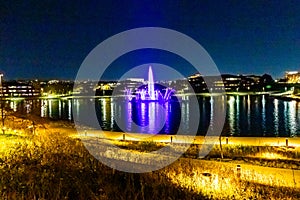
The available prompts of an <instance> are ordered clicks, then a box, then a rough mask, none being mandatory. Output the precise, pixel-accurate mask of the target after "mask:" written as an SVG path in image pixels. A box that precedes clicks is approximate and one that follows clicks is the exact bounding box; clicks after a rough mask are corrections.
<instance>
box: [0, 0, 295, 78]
mask: <svg viewBox="0 0 300 200" xmlns="http://www.w3.org/2000/svg"><path fill="white" fill-rule="evenodd" d="M1 4H3V6H1V12H0V13H1V14H0V28H1V30H2V31H1V35H0V37H1V41H2V42H1V45H0V57H1V59H0V69H1V71H2V72H4V75H5V77H7V79H36V78H38V79H68V80H72V79H75V76H76V73H77V70H78V69H79V67H80V65H81V63H82V61H83V60H84V58H85V57H86V56H87V55H88V53H89V52H90V51H91V50H92V49H93V48H94V47H95V46H97V45H98V44H99V43H101V42H102V41H104V40H105V39H107V38H109V37H110V36H112V35H115V34H117V33H119V32H122V31H125V30H128V29H132V28H137V27H146V26H156V27H165V28H170V29H174V30H177V31H179V32H182V33H184V34H186V35H188V36H190V37H192V38H193V39H195V40H196V41H197V42H198V43H200V44H201V45H202V46H203V47H204V48H205V49H206V50H207V52H208V53H209V54H210V56H211V57H212V58H213V60H214V61H215V63H216V65H217V66H218V68H219V70H220V72H221V73H222V74H225V73H229V74H259V75H262V74H264V73H267V74H270V75H272V77H273V78H281V77H283V76H284V72H285V71H291V70H299V68H300V66H299V63H300V48H299V44H300V43H299V42H300V41H299V27H300V26H299V22H300V17H299V14H298V13H299V12H297V11H299V8H300V4H299V3H298V2H297V1H287V2H285V1H272V2H267V1H244V2H235V3H232V2H218V3H217V4H216V2H209V3H201V2H196V1H195V2H189V3H185V2H181V1H172V2H171V1H170V2H163V3H151V2H150V1H149V2H148V1H143V2H135V3H133V4H130V3H128V4H126V5H125V4H124V3H122V2H119V1H114V2H92V3H90V4H88V3H82V2H81V3H80V2H77V3H74V4H72V5H69V4H68V3H66V2H62V3H61V2H43V3H40V2H35V3H34V2H31V3H9V2H2V3H1ZM153 62H155V63H162V64H164V65H167V66H170V67H172V68H174V69H176V70H178V71H179V72H181V73H183V75H184V76H186V77H187V76H189V75H191V74H193V73H195V70H194V69H193V68H192V66H190V64H189V63H188V62H187V61H185V60H183V59H182V58H180V57H178V56H175V55H171V54H170V53H166V52H161V51H153V50H149V49H146V50H142V51H136V52H131V53H128V54H126V55H124V56H121V57H120V58H119V59H117V60H116V61H115V62H114V63H112V65H111V66H110V68H109V69H108V70H107V72H106V74H105V75H104V79H107V80H117V79H118V78H120V77H121V76H122V75H123V74H124V73H126V72H127V71H129V70H130V69H131V68H132V67H135V66H138V65H142V64H146V63H153ZM200 73H201V72H200Z"/></svg>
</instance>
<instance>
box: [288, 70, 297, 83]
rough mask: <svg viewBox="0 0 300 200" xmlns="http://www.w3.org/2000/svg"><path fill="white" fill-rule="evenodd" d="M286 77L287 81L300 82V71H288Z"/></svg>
mask: <svg viewBox="0 0 300 200" xmlns="http://www.w3.org/2000/svg"><path fill="white" fill-rule="evenodd" d="M285 79H286V80H287V83H300V72H299V71H286V72H285Z"/></svg>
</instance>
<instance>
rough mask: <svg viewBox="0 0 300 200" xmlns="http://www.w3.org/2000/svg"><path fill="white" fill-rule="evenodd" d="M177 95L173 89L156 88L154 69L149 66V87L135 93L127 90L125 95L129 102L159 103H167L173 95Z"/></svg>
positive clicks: (141, 88) (139, 89)
mask: <svg viewBox="0 0 300 200" xmlns="http://www.w3.org/2000/svg"><path fill="white" fill-rule="evenodd" d="M174 93H175V90H173V89H171V88H165V89H162V88H161V89H158V88H155V83H154V77H153V71H152V67H151V66H149V70H148V83H147V86H146V85H145V86H144V87H140V88H138V89H137V91H136V92H135V93H133V92H132V89H126V90H125V95H126V98H127V100H129V101H159V102H166V101H169V100H171V97H172V95H173V94H174Z"/></svg>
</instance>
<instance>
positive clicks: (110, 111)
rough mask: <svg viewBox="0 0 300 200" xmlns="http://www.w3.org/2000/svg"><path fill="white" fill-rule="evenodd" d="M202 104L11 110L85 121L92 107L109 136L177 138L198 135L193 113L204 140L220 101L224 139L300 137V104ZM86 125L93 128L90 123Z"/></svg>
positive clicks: (235, 100)
mask: <svg viewBox="0 0 300 200" xmlns="http://www.w3.org/2000/svg"><path fill="white" fill-rule="evenodd" d="M197 98H198V101H199V107H197V106H195V104H194V103H191V102H190V101H189V100H183V101H180V103H179V102H170V103H166V104H164V105H161V104H159V103H158V102H145V103H142V102H140V103H131V102H127V101H124V100H122V99H119V98H99V99H65V100H60V99H45V100H41V99H40V100H23V101H10V102H8V104H9V107H10V108H11V109H13V110H15V111H17V110H18V111H20V112H24V113H26V112H34V113H36V114H39V115H41V116H42V117H49V118H53V119H63V120H70V121H71V120H78V119H80V116H81V115H86V116H88V115H89V114H90V113H91V112H93V110H89V109H87V105H95V109H96V112H97V117H98V121H99V126H101V128H102V129H104V130H112V131H121V130H123V131H126V132H139V133H162V134H176V133H177V131H178V130H180V131H182V132H184V133H191V132H194V131H195V130H194V128H193V127H194V126H195V123H194V122H193V118H194V116H193V115H192V114H191V113H193V112H195V111H198V114H200V115H199V116H200V119H199V126H197V134H198V135H204V134H205V133H206V132H207V129H208V127H209V126H210V125H211V123H212V122H211V118H212V115H213V106H212V102H213V101H216V100H218V101H222V102H223V103H226V105H227V108H226V119H225V125H224V129H223V133H222V134H224V135H233V136H283V137H286V136H292V137H293V136H300V109H299V108H300V102H296V101H282V100H278V99H274V98H271V97H269V96H267V95H259V96H258V95H246V96H227V97H203V96H198V97H197ZM220 98H222V99H220ZM72 103H73V106H72ZM72 113H73V114H72ZM81 122H83V123H85V124H87V125H91V126H93V125H92V124H89V120H88V119H85V120H83V121H81ZM179 125H180V126H179Z"/></svg>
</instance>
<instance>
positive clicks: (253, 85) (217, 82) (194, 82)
mask: <svg viewBox="0 0 300 200" xmlns="http://www.w3.org/2000/svg"><path fill="white" fill-rule="evenodd" d="M271 79H272V77H271V76H269V75H267V74H265V75H263V76H256V75H249V76H245V75H232V74H222V75H221V78H220V77H219V76H206V77H203V76H202V75H201V74H199V73H198V74H194V75H192V76H189V77H188V81H189V83H190V84H191V86H192V87H193V89H194V91H195V92H196V93H201V92H208V88H207V85H210V86H211V88H210V91H214V92H219V91H223V90H225V91H226V92H239V91H245V92H246V91H259V90H262V88H263V87H264V86H265V85H267V84H270V83H271V82H272V80H271ZM206 82H208V83H209V84H206Z"/></svg>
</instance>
